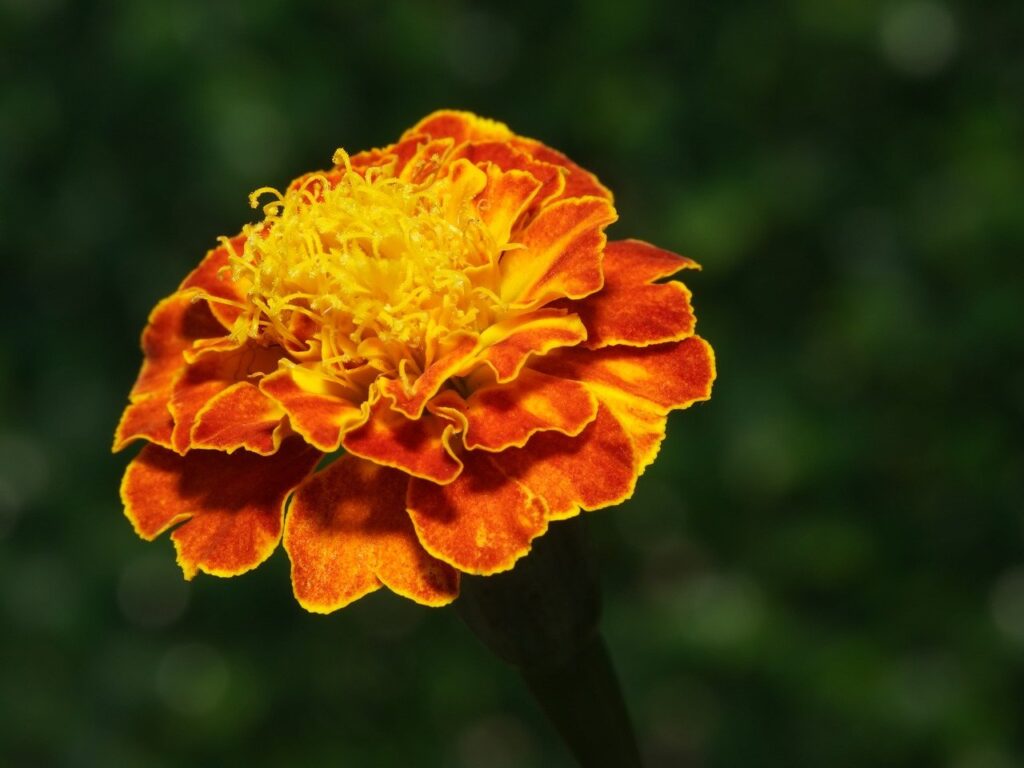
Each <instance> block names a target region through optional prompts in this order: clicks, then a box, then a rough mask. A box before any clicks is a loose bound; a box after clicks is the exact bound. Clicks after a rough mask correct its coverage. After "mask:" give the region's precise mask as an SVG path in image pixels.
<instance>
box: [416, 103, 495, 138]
mask: <svg viewBox="0 0 1024 768" xmlns="http://www.w3.org/2000/svg"><path fill="white" fill-rule="evenodd" d="M421 134H422V135H426V136H431V137H433V138H441V137H447V138H451V139H454V140H455V143H456V144H461V143H463V142H465V141H504V140H505V139H508V138H511V136H512V132H511V131H510V130H509V129H508V126H506V125H505V124H504V123H499V122H498V121H497V120H489V119H487V118H484V117H477V116H476V115H474V114H472V113H471V112H460V111H457V110H452V109H442V110H438V111H437V112H433V113H432V114H429V115H427V116H426V117H425V118H423V119H422V120H420V121H419V122H418V123H416V125H414V126H413V127H412V128H410V129H409V130H407V131H406V132H405V133H403V134H402V139H406V138H409V137H411V136H417V135H421Z"/></svg>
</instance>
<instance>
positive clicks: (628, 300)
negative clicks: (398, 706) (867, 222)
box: [114, 111, 714, 612]
mask: <svg viewBox="0 0 1024 768" xmlns="http://www.w3.org/2000/svg"><path fill="white" fill-rule="evenodd" d="M251 202H252V204H253V207H260V206H262V213H263V218H262V220H261V221H259V222H257V223H254V224H251V225H248V226H246V227H245V228H244V229H243V231H242V232H241V234H239V235H238V236H236V237H234V238H222V240H221V243H220V246H219V247H217V248H215V249H214V250H212V251H210V252H209V253H208V254H207V255H206V257H205V258H204V259H203V261H202V262H201V263H200V264H199V266H198V267H197V268H196V269H195V270H194V271H193V272H192V273H191V274H190V275H189V276H188V277H186V278H185V280H184V282H183V283H182V284H181V286H180V287H179V289H178V290H177V291H176V292H175V293H173V294H171V295H170V296H169V297H167V298H166V299H164V300H163V301H161V302H160V303H159V304H157V306H156V308H155V309H154V310H153V312H152V314H151V315H150V318H149V323H148V325H147V326H146V329H145V331H144V332H143V335H142V347H143V352H144V354H145V359H144V362H143V365H142V370H141V371H140V373H139V377H138V380H137V381H136V383H135V386H134V388H133V389H132V392H131V396H130V403H129V405H128V407H127V409H126V410H125V412H124V415H123V416H122V418H121V422H120V424H118V427H117V432H116V435H115V440H114V448H115V450H120V449H121V448H123V447H124V446H126V445H127V444H128V443H130V442H132V441H134V440H139V439H141V440H144V441H146V443H147V444H146V445H145V447H144V448H143V449H142V451H141V452H140V453H139V454H138V456H136V458H135V459H133V460H132V462H131V463H130V464H129V466H128V469H127V471H126V472H125V476H124V480H123V482H122V486H121V496H122V499H123V501H124V505H125V512H126V514H127V516H128V518H129V520H130V521H131V522H132V524H133V526H134V527H135V530H136V531H137V532H138V533H139V535H141V536H142V537H144V538H146V539H153V538H155V537H156V536H158V535H159V534H161V533H162V532H164V531H166V530H168V529H169V528H171V527H173V526H176V527H174V530H173V532H172V533H171V539H172V541H173V542H174V546H175V548H176V550H177V553H178V562H179V564H180V565H181V567H182V569H183V571H184V572H185V576H186V577H187V578H191V577H192V576H194V575H195V573H196V572H198V571H205V572H207V573H211V574H215V575H219V576H232V575H236V574H240V573H243V572H245V571H248V570H250V569H252V568H254V567H255V566H257V565H259V564H260V563H261V562H263V561H264V560H265V559H266V558H267V557H269V555H270V554H271V553H272V552H273V550H274V549H275V548H276V547H277V544H278V542H279V541H280V540H281V539H282V537H283V540H284V547H285V549H286V550H287V552H288V555H289V557H290V559H291V563H292V582H293V586H294V591H295V595H296V597H297V598H298V600H299V602H300V603H301V604H302V605H303V606H304V607H305V608H307V609H309V610H311V611H317V612H329V611H332V610H335V609H337V608H340V607H342V606H344V605H346V604H348V603H349V602H351V601H353V600H355V599H357V598H359V597H361V596H362V595H365V594H367V593H369V592H372V591H373V590H375V589H378V588H379V587H380V586H381V585H384V586H387V587H388V588H390V589H391V590H393V591H395V592H397V593H399V594H402V595H405V596H407V597H409V598H412V599H413V600H416V601H418V602H420V603H423V604H427V605H442V604H445V603H448V602H450V601H451V600H453V599H454V598H455V596H456V595H457V594H458V581H459V573H460V572H463V573H472V574H493V573H497V572H499V571H503V570H507V569H509V568H511V567H512V566H513V565H514V564H515V562H516V560H517V559H518V558H520V557H522V556H523V555H525V554H526V553H527V552H528V551H529V550H530V546H531V542H532V541H533V540H534V539H535V538H536V537H537V536H540V535H542V534H543V533H544V532H545V530H546V529H547V526H548V524H549V522H551V521H553V520H559V519H564V518H567V517H571V516H573V515H576V514H578V513H579V511H580V510H581V509H583V510H591V509H597V508H600V507H606V506H610V505H613V504H617V503H619V502H621V501H623V500H624V499H626V498H628V497H629V496H630V495H631V494H632V492H633V488H634V486H635V483H636V480H637V477H638V476H639V475H640V474H641V473H642V472H643V470H644V469H645V468H646V467H647V466H648V465H649V464H650V463H651V461H653V459H654V457H655V455H656V454H657V452H658V449H659V446H660V444H661V442H662V439H663V438H664V436H665V422H666V418H667V414H668V412H669V411H670V410H672V409H676V408H684V407H686V406H688V405H690V404H692V403H693V402H696V401H698V400H705V399H707V398H708V397H709V396H710V392H711V383H712V380H713V379H714V361H713V356H712V352H711V348H710V347H709V346H708V345H707V343H706V342H704V341H703V340H702V339H701V338H700V337H698V336H696V335H694V325H695V320H694V316H693V312H692V310H691V307H690V293H689V291H688V290H687V289H686V288H685V287H684V286H683V285H682V284H681V283H679V282H658V281H659V280H661V279H662V278H667V277H670V276H671V275H673V274H675V273H676V272H678V271H680V270H683V269H687V268H693V267H696V264H694V262H692V261H690V260H688V259H685V258H682V257H680V256H676V255H674V254H671V253H668V252H667V251H663V250H660V249H658V248H656V247H654V246H652V245H649V244H647V243H643V242H640V241H637V240H620V241H612V242H609V241H608V240H607V238H606V236H605V234H604V229H605V227H607V226H608V225H609V224H611V223H612V222H613V221H614V220H615V219H616V213H615V208H614V206H613V204H612V197H611V194H610V193H609V192H608V190H607V189H606V188H605V187H604V186H602V185H601V184H600V182H598V181H597V179H596V178H595V177H594V176H592V175H591V174H590V173H588V172H587V171H585V170H583V169H582V168H580V167H579V166H577V165H576V164H575V163H573V162H572V161H570V160H569V159H568V158H566V157H565V156H564V155H562V154H560V153H559V152H556V151H555V150H553V149H550V148H548V147H546V146H544V145H543V144H541V143H539V142H537V141H534V140H532V139H527V138H523V137H520V136H517V135H515V134H513V133H512V132H510V131H509V130H508V129H507V128H506V127H505V126H504V125H502V124H501V123H497V122H494V121H490V120H485V119H482V118H479V117H476V116H474V115H471V114H468V113H462V112H449V111H445V112H437V113H434V114H433V115H430V116H429V117H427V118H425V119H424V120H422V121H421V122H420V123H419V124H418V125H416V126H415V127H414V128H412V129H410V130H409V131H407V132H406V133H405V134H404V135H403V136H402V138H401V139H400V140H399V141H398V142H397V143H395V144H392V145H390V146H388V147H385V148H384V149H377V150H370V151H368V152H361V153H359V154H355V155H351V156H349V155H348V154H346V153H345V152H344V151H342V150H338V152H337V153H336V154H335V157H334V166H333V167H332V168H331V169H329V170H326V171H322V172H317V173H310V174H307V175H305V176H302V177H300V178H299V179H297V180H295V181H294V182H292V184H291V185H290V186H289V187H288V188H286V189H284V190H282V191H278V190H275V189H270V188H265V189H260V190H257V191H256V192H254V193H253V195H252V198H251ZM330 459H333V461H331V460H330ZM318 466H319V469H318Z"/></svg>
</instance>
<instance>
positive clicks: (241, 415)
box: [190, 381, 287, 456]
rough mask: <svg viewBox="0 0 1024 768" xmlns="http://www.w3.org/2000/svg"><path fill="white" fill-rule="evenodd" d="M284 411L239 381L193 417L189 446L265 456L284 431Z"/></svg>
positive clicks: (257, 391)
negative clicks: (244, 451) (241, 451)
mask: <svg viewBox="0 0 1024 768" xmlns="http://www.w3.org/2000/svg"><path fill="white" fill-rule="evenodd" d="M284 415H285V413H284V409H282V408H281V406H279V405H278V404H277V403H275V402H274V401H273V400H271V399H270V398H269V397H267V396H266V395H265V394H263V393H262V392H260V390H259V387H257V386H256V385H255V384H252V383H250V382H248V381H239V382H238V383H236V384H232V385H231V386H230V387H228V388H227V389H225V390H224V391H222V392H220V393H219V394H217V395H214V397H212V398H210V400H209V401H207V403H206V405H204V406H203V407H202V408H201V409H200V410H199V412H198V413H197V414H196V420H195V423H194V424H193V425H192V435H191V439H190V445H191V446H192V447H193V448H209V449H212V450H216V451H227V452H228V453H232V452H234V451H236V450H237V449H239V448H244V449H245V450H247V451H251V452H253V453H258V454H260V455H262V456H269V455H270V454H272V453H274V452H275V451H276V450H277V449H278V447H279V446H280V445H281V440H282V438H283V437H284V433H285V431H286V428H287V424H286V422H285V421H284Z"/></svg>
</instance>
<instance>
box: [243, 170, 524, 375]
mask: <svg viewBox="0 0 1024 768" xmlns="http://www.w3.org/2000/svg"><path fill="white" fill-rule="evenodd" d="M335 162H336V163H338V164H340V165H342V166H343V168H342V169H340V170H339V172H338V173H337V174H332V178H330V179H329V178H328V177H327V176H326V175H323V174H316V175H312V176H309V177H307V178H305V179H304V180H303V181H302V182H301V183H299V184H297V185H293V186H292V188H290V189H288V190H286V191H285V192H284V193H281V192H278V191H277V190H275V189H272V188H269V187H267V188H263V189H258V190H256V191H255V192H254V193H253V194H252V196H251V197H250V203H251V204H252V205H253V207H256V206H257V204H258V200H259V198H260V197H262V196H263V195H266V194H270V195H272V196H273V198H274V199H273V200H272V201H271V202H269V203H267V204H265V205H264V206H263V212H264V214H265V219H264V220H263V221H262V222H261V223H259V224H254V225H249V226H247V227H246V228H245V230H244V234H245V235H246V236H247V238H246V241H245V246H244V249H243V251H242V253H234V254H233V255H232V258H231V263H232V265H233V266H232V278H233V279H234V280H235V281H236V283H238V284H239V285H240V286H241V287H242V288H243V289H244V290H245V292H246V297H247V306H246V307H244V308H243V311H242V314H241V316H240V317H239V318H238V320H237V322H236V325H235V328H234V334H235V336H236V338H239V339H242V338H245V337H249V338H253V339H259V340H260V341H261V342H263V343H268V342H269V343H279V344H283V345H284V346H285V347H287V348H288V349H289V351H291V352H292V353H293V354H294V355H296V356H298V357H303V358H308V357H315V356H318V357H319V362H320V363H321V366H320V368H321V369H322V372H323V373H324V374H326V375H327V376H328V377H329V378H332V379H336V380H339V381H343V382H344V381H346V380H347V379H348V376H347V372H348V371H351V370H353V369H354V368H356V367H360V366H365V365H366V364H367V363H369V364H371V365H372V366H373V368H375V369H376V370H378V371H385V372H386V371H391V370H397V369H398V367H399V364H400V363H401V361H402V360H406V361H408V363H407V364H411V365H413V366H415V367H418V368H421V369H422V367H424V366H425V365H426V364H428V363H429V362H430V359H431V358H433V357H435V356H436V355H437V354H438V353H439V352H443V351H444V346H445V343H446V340H448V339H451V338H452V336H453V334H456V333H459V332H471V333H472V332H479V331H480V330H482V329H483V328H485V327H486V326H487V325H489V324H490V323H491V322H493V320H494V316H495V313H496V312H498V311H500V309H501V302H500V299H499V298H498V296H497V294H496V290H495V289H496V288H497V282H496V281H497V276H498V272H497V262H498V256H499V255H500V251H501V250H503V249H504V248H503V247H502V246H504V247H505V248H507V247H508V246H507V245H506V244H504V243H503V244H496V243H495V242H494V241H493V238H492V237H491V235H490V233H489V231H488V230H487V228H486V227H485V226H484V224H483V222H482V221H481V220H480V216H479V211H478V209H477V204H476V202H475V201H474V198H475V196H476V195H477V194H478V193H479V192H480V190H481V189H482V188H483V186H484V184H485V182H486V175H485V174H484V173H483V172H482V171H481V170H479V169H478V168H476V167H474V166H472V165H470V164H468V163H462V164H460V165H459V166H458V171H459V172H458V173H456V172H455V169H456V166H452V167H451V168H450V169H449V170H450V172H449V173H448V174H447V175H445V176H442V177H438V175H437V173H436V172H435V173H434V174H432V175H431V176H430V177H429V178H428V180H427V181H423V182H420V183H415V184H414V183H411V182H408V181H403V180H400V179H398V178H395V177H394V176H393V175H391V173H390V171H389V170H388V169H370V170H368V171H365V172H363V173H360V172H357V171H355V170H353V168H352V166H351V164H350V161H349V158H348V156H347V155H346V154H345V153H344V152H343V151H342V150H338V153H337V154H336V155H335ZM339 175H340V178H339Z"/></svg>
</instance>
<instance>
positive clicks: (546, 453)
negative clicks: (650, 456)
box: [495, 405, 637, 520]
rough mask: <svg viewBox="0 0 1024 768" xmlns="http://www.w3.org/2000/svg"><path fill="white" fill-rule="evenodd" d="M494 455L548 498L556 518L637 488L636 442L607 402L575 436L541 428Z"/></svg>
mask: <svg viewBox="0 0 1024 768" xmlns="http://www.w3.org/2000/svg"><path fill="white" fill-rule="evenodd" d="M495 461H496V462H497V463H498V465H499V466H500V467H501V469H502V470H503V471H504V472H506V473H508V474H509V475H510V476H512V477H514V478H516V479H517V480H519V481H520V482H522V483H523V484H524V485H526V486H527V487H528V488H529V489H530V490H531V491H532V492H533V493H535V494H536V495H537V496H539V497H540V498H542V499H544V501H545V502H546V503H547V506H548V509H549V511H550V514H549V517H550V519H552V520H557V519H561V518H566V517H572V516H573V515H575V514H576V513H577V512H578V511H579V509H580V508H581V507H582V508H583V509H599V508H601V507H608V506H611V505H613V504H618V503H620V502H622V501H624V500H625V499H628V498H629V497H630V496H631V495H632V494H633V488H634V487H635V485H636V479H637V472H636V469H635V466H636V461H635V457H634V452H633V443H632V442H631V441H630V438H629V435H628V434H626V432H625V430H624V429H623V427H622V426H621V425H620V424H619V422H618V421H617V420H616V419H615V417H614V416H612V414H611V412H610V411H609V410H608V408H607V407H605V406H604V405H602V406H601V407H600V408H598V412H597V418H595V419H594V421H592V422H591V423H590V424H589V425H588V426H587V428H586V429H584V430H583V432H581V433H580V434H579V435H577V436H576V437H570V436H568V435H560V434H558V433H556V432H542V433H540V434H538V435H535V436H534V437H533V438H532V439H531V440H530V442H529V443H527V445H526V447H525V448H511V449H509V450H507V451H505V452H504V453H500V454H497V455H496V456H495Z"/></svg>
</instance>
